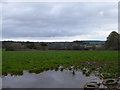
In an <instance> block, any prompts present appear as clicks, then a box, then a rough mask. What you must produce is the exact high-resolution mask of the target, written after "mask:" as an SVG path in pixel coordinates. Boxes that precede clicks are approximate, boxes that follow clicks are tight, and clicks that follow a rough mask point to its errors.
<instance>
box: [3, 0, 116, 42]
mask: <svg viewBox="0 0 120 90" xmlns="http://www.w3.org/2000/svg"><path fill="white" fill-rule="evenodd" d="M112 31H118V3H116V2H8V3H3V13H2V40H14V41H48V42H51V41H52V42H53V41H74V40H106V38H107V36H108V35H109V34H110V32H112Z"/></svg>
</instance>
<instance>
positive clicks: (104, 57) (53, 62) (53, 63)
mask: <svg viewBox="0 0 120 90" xmlns="http://www.w3.org/2000/svg"><path fill="white" fill-rule="evenodd" d="M2 63H3V64H2V72H3V73H2V74H3V75H5V74H7V73H11V74H22V71H23V70H29V72H37V73H40V72H43V71H46V70H49V69H51V70H53V69H55V70H58V67H59V66H60V65H62V66H63V68H61V70H63V69H65V68H68V69H70V70H71V67H70V66H74V69H81V70H83V73H85V74H86V75H87V74H90V73H91V72H92V71H93V70H96V69H97V68H99V72H100V73H103V74H104V77H106V78H108V77H117V73H118V67H117V65H118V52H117V51H3V52H2ZM84 67H86V68H89V69H88V71H86V70H84V69H83V68H84Z"/></svg>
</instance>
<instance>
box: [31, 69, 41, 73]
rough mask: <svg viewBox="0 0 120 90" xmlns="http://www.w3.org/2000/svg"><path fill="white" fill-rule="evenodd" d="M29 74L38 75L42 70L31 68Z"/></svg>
mask: <svg viewBox="0 0 120 90" xmlns="http://www.w3.org/2000/svg"><path fill="white" fill-rule="evenodd" d="M29 72H30V73H36V74H39V73H41V72H42V70H40V69H38V68H32V69H30V70H29Z"/></svg>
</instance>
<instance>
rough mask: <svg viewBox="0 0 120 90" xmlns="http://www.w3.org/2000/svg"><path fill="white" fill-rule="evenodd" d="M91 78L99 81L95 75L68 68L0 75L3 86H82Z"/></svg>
mask: <svg viewBox="0 0 120 90" xmlns="http://www.w3.org/2000/svg"><path fill="white" fill-rule="evenodd" d="M73 73H74V75H73ZM73 76H74V77H73ZM91 80H98V81H100V79H99V77H97V76H94V75H91V76H88V77H86V76H85V75H83V74H82V72H79V71H76V72H73V71H69V70H63V71H62V72H61V71H54V70H53V71H51V70H49V71H45V72H43V73H40V74H35V73H29V72H28V71H23V75H22V76H14V75H13V76H11V75H10V74H8V75H7V76H3V77H2V82H3V88H83V87H84V85H85V84H86V83H87V82H89V81H91Z"/></svg>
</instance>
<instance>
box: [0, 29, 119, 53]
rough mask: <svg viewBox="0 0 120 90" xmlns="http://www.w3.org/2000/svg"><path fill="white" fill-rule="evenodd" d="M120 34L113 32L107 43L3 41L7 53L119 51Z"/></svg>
mask: <svg viewBox="0 0 120 90" xmlns="http://www.w3.org/2000/svg"><path fill="white" fill-rule="evenodd" d="M119 45H120V34H118V33H117V32H115V31H113V32H111V33H110V34H109V36H108V37H107V40H106V41H73V42H29V41H27V42H18V41H17V42H15V41H2V48H3V49H5V50H6V51H18V50H119Z"/></svg>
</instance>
